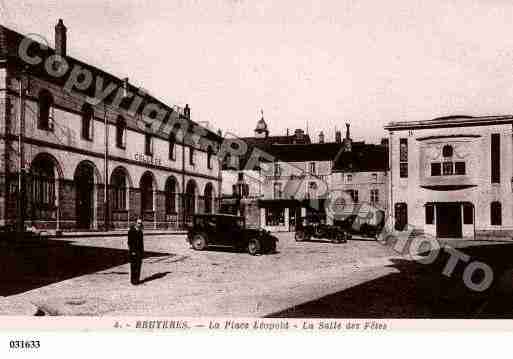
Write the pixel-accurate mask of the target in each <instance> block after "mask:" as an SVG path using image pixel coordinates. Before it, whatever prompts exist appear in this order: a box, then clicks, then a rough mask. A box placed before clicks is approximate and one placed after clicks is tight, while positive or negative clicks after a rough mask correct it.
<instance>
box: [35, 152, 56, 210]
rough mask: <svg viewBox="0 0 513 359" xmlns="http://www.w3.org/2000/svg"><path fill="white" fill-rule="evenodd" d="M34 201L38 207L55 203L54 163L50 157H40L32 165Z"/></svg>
mask: <svg viewBox="0 0 513 359" xmlns="http://www.w3.org/2000/svg"><path fill="white" fill-rule="evenodd" d="M32 202H33V205H34V207H36V208H38V209H43V208H52V207H53V206H54V205H55V174H54V165H53V163H52V161H51V160H49V159H46V158H42V159H39V160H38V161H37V162H35V163H34V164H33V165H32Z"/></svg>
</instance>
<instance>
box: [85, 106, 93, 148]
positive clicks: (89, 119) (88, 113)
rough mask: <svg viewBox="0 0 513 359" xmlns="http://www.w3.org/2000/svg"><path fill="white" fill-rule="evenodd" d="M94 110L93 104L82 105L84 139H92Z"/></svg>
mask: <svg viewBox="0 0 513 359" xmlns="http://www.w3.org/2000/svg"><path fill="white" fill-rule="evenodd" d="M93 116H94V111H93V108H92V107H91V105H89V104H85V105H84V106H83V107H82V138H83V139H84V140H88V141H91V140H92V138H93V136H92V124H93Z"/></svg>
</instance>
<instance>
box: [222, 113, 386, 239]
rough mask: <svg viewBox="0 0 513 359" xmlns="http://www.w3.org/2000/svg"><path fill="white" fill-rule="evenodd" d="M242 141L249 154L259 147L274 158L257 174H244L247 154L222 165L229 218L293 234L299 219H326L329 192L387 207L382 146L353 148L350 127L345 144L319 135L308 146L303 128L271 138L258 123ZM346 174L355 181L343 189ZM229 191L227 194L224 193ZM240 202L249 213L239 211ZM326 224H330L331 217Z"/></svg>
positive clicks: (357, 144) (355, 145) (339, 137)
mask: <svg viewBox="0 0 513 359" xmlns="http://www.w3.org/2000/svg"><path fill="white" fill-rule="evenodd" d="M242 140H244V141H245V143H246V144H247V145H248V148H249V151H248V153H251V149H253V148H258V149H259V150H261V151H263V152H265V153H266V154H267V155H269V158H272V160H269V161H267V162H263V163H262V164H261V166H260V168H259V169H257V170H255V169H250V170H248V169H245V164H246V163H247V160H248V155H246V156H242V157H239V158H237V161H238V162H237V166H231V167H232V168H229V167H230V166H227V165H225V166H223V188H224V192H223V194H224V195H225V197H230V196H231V197H232V201H235V202H236V203H237V205H236V206H235V210H234V211H233V213H235V212H237V213H239V214H241V213H243V212H244V213H243V214H244V215H245V216H246V218H247V219H248V218H249V220H250V221H251V223H254V224H257V225H258V226H261V227H262V228H266V229H268V230H271V231H293V230H294V229H295V225H296V223H297V221H298V220H299V218H301V217H304V216H308V215H311V214H318V215H321V217H322V216H326V206H327V205H328V203H327V202H326V201H327V200H328V198H329V197H330V194H331V191H332V190H333V188H337V189H342V190H343V191H348V192H350V193H351V194H352V195H355V194H356V196H358V194H361V196H362V197H361V198H362V200H363V199H364V198H365V199H366V200H367V197H369V198H368V200H369V201H371V200H373V201H374V203H376V204H379V205H382V206H383V207H386V199H387V195H386V188H387V186H386V185H385V182H386V180H387V177H386V169H387V161H388V156H387V152H386V146H385V145H366V144H365V143H363V142H355V143H353V141H352V139H351V138H350V135H349V125H348V126H347V132H346V137H345V138H344V139H342V134H341V132H340V131H336V134H335V140H334V141H333V142H325V135H324V133H323V132H322V131H321V132H320V133H319V137H318V142H316V143H312V141H311V138H310V136H309V135H308V134H306V133H305V132H304V131H303V130H301V129H296V130H295V131H294V133H293V134H287V135H284V136H271V135H270V134H269V130H268V127H267V123H266V122H265V120H264V119H263V118H261V119H260V120H259V121H258V122H257V126H256V128H255V136H254V137H245V138H242ZM348 174H350V176H354V177H355V181H354V182H352V183H350V184H348V185H345V183H344V181H345V180H346V179H347V178H348V177H347V175H348ZM374 174H375V176H374ZM230 179H231V184H230ZM230 188H231V193H230V192H226V191H230ZM236 198H239V199H242V201H240V200H239V201H237V199H236ZM223 202H225V201H223ZM356 202H358V201H356ZM240 203H244V206H243V207H244V208H247V206H250V207H251V209H250V210H244V209H241V208H239V207H238V206H239V205H240ZM351 208H352V207H351ZM350 213H352V210H351V211H349V212H348V214H350ZM326 219H327V220H331V219H330V218H329V216H328V217H327V218H326Z"/></svg>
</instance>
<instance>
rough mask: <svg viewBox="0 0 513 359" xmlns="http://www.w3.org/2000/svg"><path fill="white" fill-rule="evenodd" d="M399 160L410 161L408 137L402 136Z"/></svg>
mask: <svg viewBox="0 0 513 359" xmlns="http://www.w3.org/2000/svg"><path fill="white" fill-rule="evenodd" d="M399 161H400V162H408V139H407V138H401V139H400V140H399Z"/></svg>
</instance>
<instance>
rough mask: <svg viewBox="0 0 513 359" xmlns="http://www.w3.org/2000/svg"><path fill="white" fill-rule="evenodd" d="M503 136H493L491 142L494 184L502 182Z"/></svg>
mask: <svg viewBox="0 0 513 359" xmlns="http://www.w3.org/2000/svg"><path fill="white" fill-rule="evenodd" d="M500 149H501V136H500V134H498V133H493V134H492V141H491V164H492V183H500V182H501V152H500Z"/></svg>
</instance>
